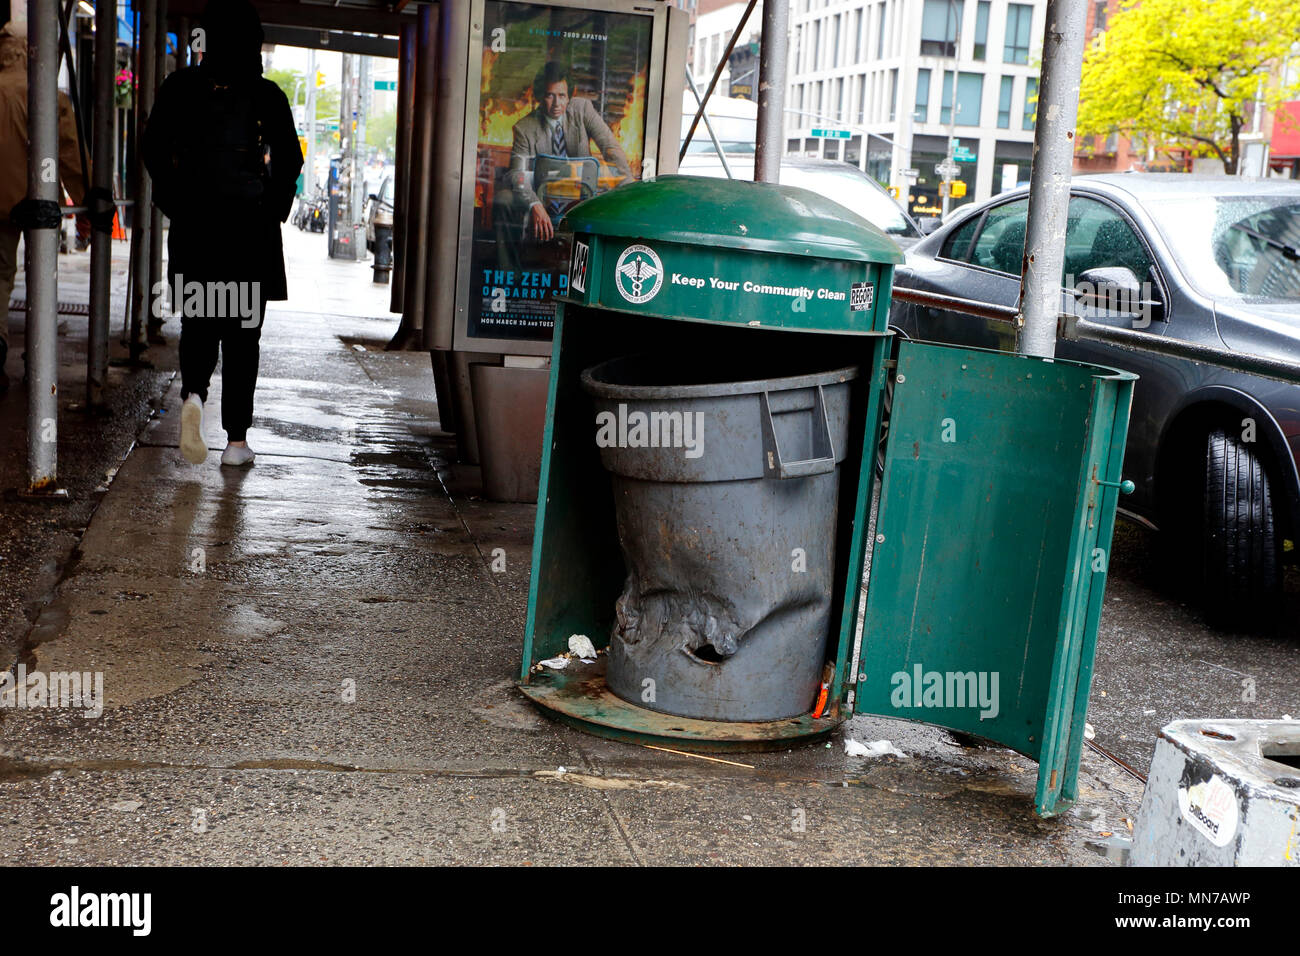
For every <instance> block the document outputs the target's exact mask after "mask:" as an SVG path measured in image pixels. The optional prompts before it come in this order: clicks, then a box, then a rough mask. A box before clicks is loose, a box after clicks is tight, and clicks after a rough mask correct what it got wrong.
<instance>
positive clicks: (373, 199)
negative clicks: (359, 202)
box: [370, 193, 379, 202]
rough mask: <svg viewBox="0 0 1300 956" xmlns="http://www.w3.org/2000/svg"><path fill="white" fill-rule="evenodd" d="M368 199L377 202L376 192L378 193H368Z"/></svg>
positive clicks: (377, 195)
mask: <svg viewBox="0 0 1300 956" xmlns="http://www.w3.org/2000/svg"><path fill="white" fill-rule="evenodd" d="M370 201H371V202H379V194H378V193H371V194H370Z"/></svg>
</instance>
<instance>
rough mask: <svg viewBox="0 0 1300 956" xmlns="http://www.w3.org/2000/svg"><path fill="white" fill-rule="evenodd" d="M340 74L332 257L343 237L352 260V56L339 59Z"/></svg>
mask: <svg viewBox="0 0 1300 956" xmlns="http://www.w3.org/2000/svg"><path fill="white" fill-rule="evenodd" d="M342 62H343V75H342V79H340V80H339V203H338V210H339V211H338V220H337V224H338V235H336V236H335V238H334V245H335V253H334V255H335V256H339V255H340V254H341V253H342V251H343V248H344V243H343V241H342V238H341V237H342V236H347V237H348V241H347V244H346V248H347V258H349V259H355V258H356V253H355V251H354V250H353V248H352V178H353V173H352V162H351V156H352V143H353V140H354V139H355V138H356V136H355V134H354V132H353V130H352V109H353V107H352V67H353V56H352V54H350V53H344V54H343V56H342Z"/></svg>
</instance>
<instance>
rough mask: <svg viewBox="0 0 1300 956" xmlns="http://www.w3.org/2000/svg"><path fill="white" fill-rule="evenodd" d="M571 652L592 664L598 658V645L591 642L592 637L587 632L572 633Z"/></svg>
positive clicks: (570, 638) (570, 636) (570, 637)
mask: <svg viewBox="0 0 1300 956" xmlns="http://www.w3.org/2000/svg"><path fill="white" fill-rule="evenodd" d="M569 653H571V654H574V655H576V656H577V657H580V658H582V662H583V663H584V664H590V663H592V662H593V661H594V660H595V659H596V645H595V644H593V643H591V638H589V637H588V636H587V635H586V634H571V635H569Z"/></svg>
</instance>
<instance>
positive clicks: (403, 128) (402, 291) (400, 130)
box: [388, 23, 415, 348]
mask: <svg viewBox="0 0 1300 956" xmlns="http://www.w3.org/2000/svg"><path fill="white" fill-rule="evenodd" d="M414 107H415V24H413V23H409V24H406V25H405V26H403V27H402V32H401V35H400V36H399V37H398V40H397V143H396V144H395V149H394V152H395V153H396V156H394V157H393V162H394V164H395V165H396V167H397V181H396V182H395V183H393V277H392V278H393V282H392V289H391V291H390V293H389V297H388V311H390V312H403V311H405V310H404V308H403V304H404V302H405V300H406V230H407V216H408V210H409V203H408V200H407V198H406V195H407V190H408V189H409V186H410V182H411V127H412V125H413V123H414V118H415V110H414ZM394 338H396V336H394ZM393 347H394V348H396V347H397V346H396V345H394V346H393Z"/></svg>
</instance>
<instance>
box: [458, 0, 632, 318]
mask: <svg viewBox="0 0 1300 956" xmlns="http://www.w3.org/2000/svg"><path fill="white" fill-rule="evenodd" d="M652 26H653V18H652V17H649V16H640V15H635V14H627V13H612V12H604V11H596V10H583V9H575V8H570V7H556V6H546V5H542V4H528V3H503V2H499V0H486V2H485V4H484V19H483V62H482V77H481V80H480V85H479V110H478V148H477V151H476V170H475V182H474V209H473V214H474V222H473V242H472V248H471V252H470V282H469V303H468V305H469V307H468V310H467V311H468V317H467V325H466V332H467V334H468V335H469V336H470V337H477V338H491V339H516V340H519V339H528V340H541V341H545V340H548V339H549V338H550V337H551V332H552V329H553V327H554V324H555V307H556V303H555V297H556V296H557V295H564V294H565V292H566V285H567V282H568V271H567V266H568V259H569V252H568V246H567V243H563V242H561V241H560V239H559V230H558V223H559V222H560V219H561V218H562V217H563V216H564V214H565V213H566V212H567V211H568V210H569V209H571V208H572V207H573V206H574V205H576V204H577V203H579V202H581V201H582V200H584V199H589V198H591V197H592V196H596V195H599V194H601V193H604V192H606V191H608V190H610V189H613V188H615V187H616V186H618V185H620V184H622V183H626V182H630V181H632V180H635V179H639V178H640V176H641V165H642V160H643V157H644V147H645V132H646V131H645V124H646V82H647V79H648V76H649V72H650V53H651V31H652Z"/></svg>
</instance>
